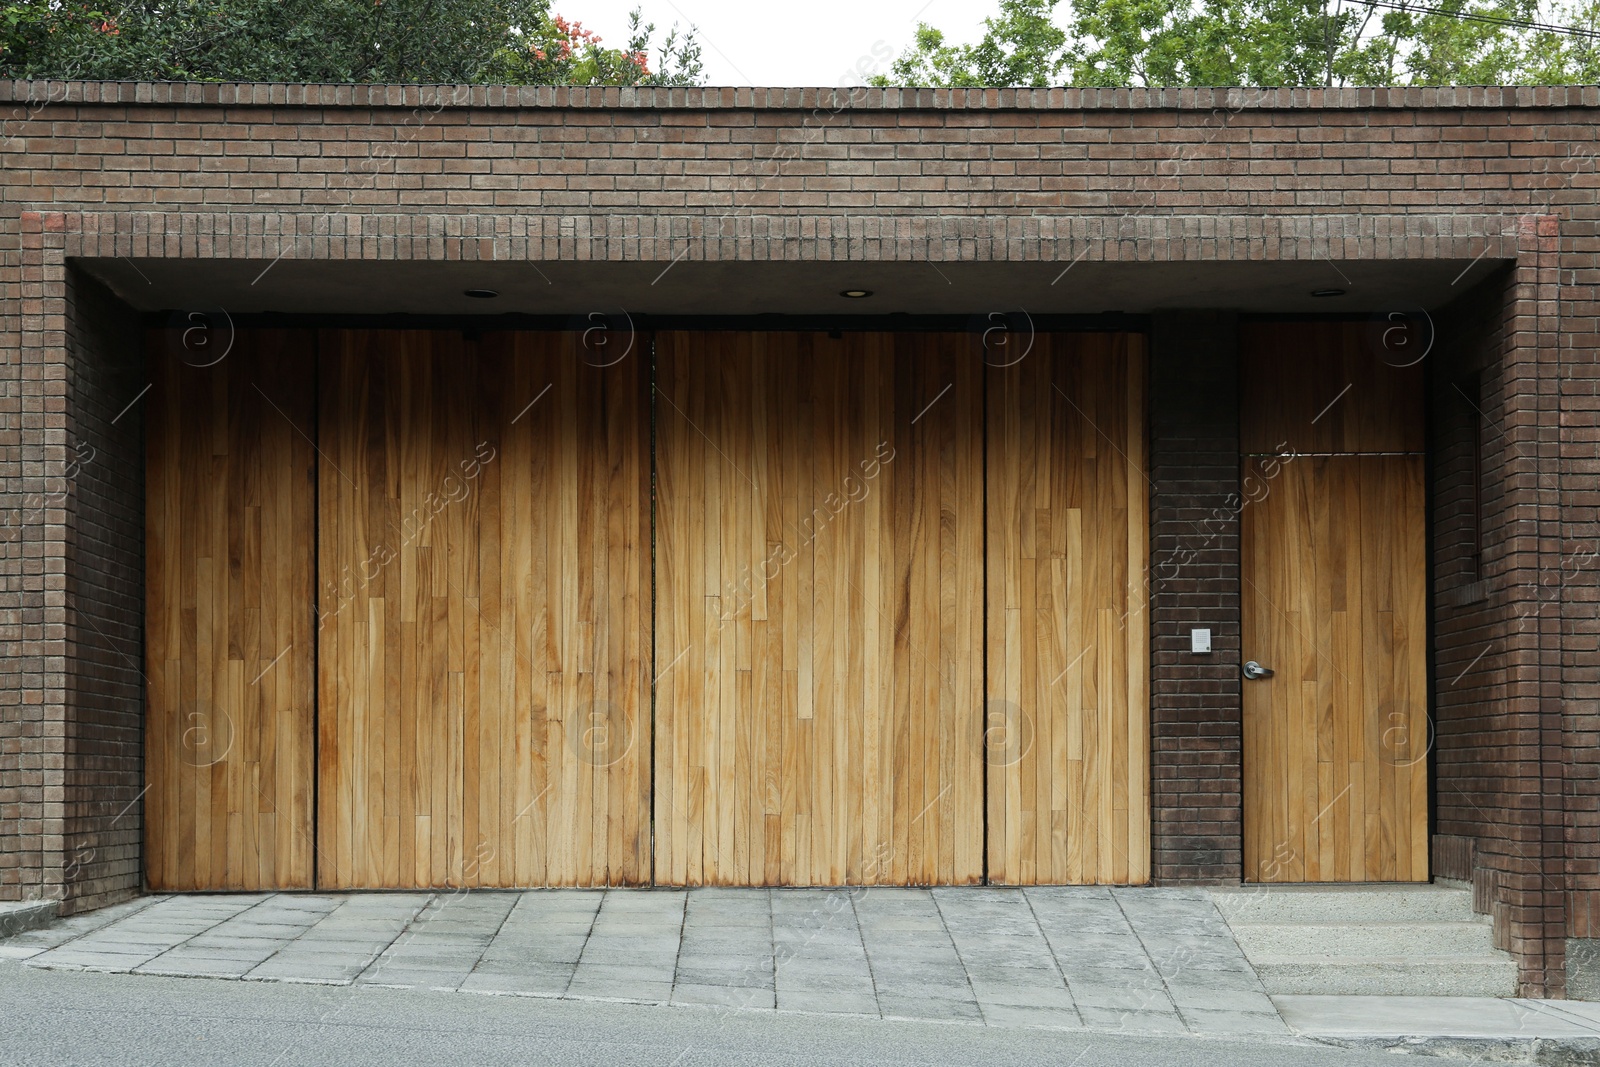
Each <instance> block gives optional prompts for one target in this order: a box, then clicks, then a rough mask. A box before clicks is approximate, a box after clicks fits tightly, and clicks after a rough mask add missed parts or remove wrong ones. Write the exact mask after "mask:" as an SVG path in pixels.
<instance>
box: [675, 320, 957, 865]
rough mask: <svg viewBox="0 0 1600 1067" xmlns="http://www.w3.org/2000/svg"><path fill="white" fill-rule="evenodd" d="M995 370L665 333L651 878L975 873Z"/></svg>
mask: <svg viewBox="0 0 1600 1067" xmlns="http://www.w3.org/2000/svg"><path fill="white" fill-rule="evenodd" d="M980 368H981V365H980V364H979V362H978V361H977V360H976V359H975V358H974V357H973V356H972V355H971V353H970V352H969V351H968V344H967V342H966V339H965V338H961V337H955V338H950V337H939V336H937V335H924V334H899V335H888V334H851V335H846V336H845V337H842V338H830V337H827V336H825V335H822V334H809V333H808V334H780V333H759V334H732V333H667V334H662V335H660V336H659V337H658V341H657V381H658V393H657V396H658V404H657V450H658V451H657V466H658V498H657V501H658V508H659V514H658V519H657V539H658V540H657V567H658V574H659V582H660V585H659V597H658V599H657V613H656V662H657V663H659V664H660V665H661V678H660V681H659V683H658V688H657V709H656V718H657V724H658V729H659V734H658V743H659V749H658V756H657V767H656V774H657V777H656V807H655V811H656V820H657V822H656V877H657V879H658V880H659V881H661V882H665V883H671V884H733V885H750V884H787V885H817V884H844V883H851V884H856V883H868V884H872V883H964V882H966V883H970V882H974V881H976V880H978V879H979V878H980V877H981V873H982V855H981V851H982V850H981V841H982V811H981V799H980V795H979V794H980V792H981V789H980V781H981V770H982V768H981V764H980V762H979V760H980V758H981V756H980V750H981V737H980V729H981V723H980V700H979V698H980V693H981V688H980V685H981V683H980V674H979V671H980V669H981V660H980V658H979V657H980V655H981V640H982V638H981V633H982V631H981V625H982V622H981V619H982V616H981V612H982V606H981V603H980V601H981V590H982V570H981V568H982V525H981V523H982V513H981V508H982V459H981V456H982V436H981V435H982V425H981V421H980V420H981V416H982V408H981V388H982V380H981V376H980V373H979V372H980Z"/></svg>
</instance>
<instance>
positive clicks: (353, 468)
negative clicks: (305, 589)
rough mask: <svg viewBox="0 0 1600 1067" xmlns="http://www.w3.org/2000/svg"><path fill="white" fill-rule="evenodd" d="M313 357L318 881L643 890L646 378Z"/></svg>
mask: <svg viewBox="0 0 1600 1067" xmlns="http://www.w3.org/2000/svg"><path fill="white" fill-rule="evenodd" d="M584 354H585V353H584V350H583V349H582V347H581V346H580V345H579V343H578V341H577V339H576V338H575V337H574V336H573V335H570V334H555V333H527V332H520V333H515V334H510V333H501V334H489V335H486V336H484V338H483V339H482V340H481V341H469V340H465V339H463V337H462V335H461V334H459V333H452V332H444V331H436V332H421V331H416V332H399V331H361V330H346V331H329V332H325V333H324V334H323V335H322V338H321V365H322V384H321V397H320V406H321V435H320V441H319V444H320V447H321V457H322V461H321V478H320V486H321V507H320V531H319V538H320V549H319V560H318V565H319V603H318V609H319V613H320V618H321V638H320V646H319V647H320V657H319V661H318V675H319V692H320V700H319V705H320V738H321V743H320V752H319V757H320V769H319V775H320V792H319V814H318V833H319V848H320V852H321V867H320V876H319V883H320V884H321V885H323V886H326V887H341V888H342V887H378V886H446V885H449V886H456V885H483V886H512V885H520V886H529V885H602V884H618V883H635V882H642V881H645V880H647V879H648V877H649V854H648V847H649V809H648V805H649V789H650V762H649V753H650V745H651V738H650V724H649V714H648V708H649V704H648V685H649V663H648V654H649V653H648V644H647V640H648V626H649V603H650V600H649V596H650V593H649V582H650V571H649V568H650V559H649V532H650V528H649V521H650V519H649V459H648V451H647V448H648V433H649V427H648V422H647V417H648V416H647V408H646V406H645V395H646V394H645V388H646V381H647V379H646V377H645V370H646V368H645V366H644V364H643V362H642V361H641V360H640V359H637V358H627V359H623V360H621V361H619V362H617V363H616V364H614V365H611V366H607V367H603V368H602V367H598V366H591V365H589V364H587V363H586V362H585V361H584V358H583V356H584Z"/></svg>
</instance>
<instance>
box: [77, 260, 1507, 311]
mask: <svg viewBox="0 0 1600 1067" xmlns="http://www.w3.org/2000/svg"><path fill="white" fill-rule="evenodd" d="M74 263H75V264H76V265H77V266H78V267H80V268H81V269H83V270H85V271H86V272H88V273H89V274H90V275H92V276H93V277H95V278H97V279H99V280H100V281H102V282H104V283H105V284H106V285H108V286H109V287H110V288H111V289H112V290H113V291H114V292H115V293H116V294H117V295H118V296H119V297H120V298H121V299H122V300H124V301H126V302H127V303H128V304H129V305H130V306H132V307H133V308H134V309H135V310H138V311H146V312H154V311H173V310H184V309H194V310H211V309H218V308H221V309H226V310H227V311H228V312H230V313H233V314H266V313H281V314H308V315H429V316H457V315H460V316H466V315H486V314H487V315H499V314H514V315H586V314H589V313H591V312H605V313H612V312H616V311H619V310H625V311H627V312H629V313H630V314H638V315H662V316H665V315H673V316H678V315H696V316H698V315H708V316H709V315H761V314H779V315H813V316H814V315H886V314H896V313H905V314H911V315H951V314H967V315H971V314H987V313H989V312H1016V311H1026V312H1028V313H1030V314H1035V315H1096V314H1103V313H1108V312H1123V313H1128V314H1141V313H1149V312H1152V311H1159V310H1180V309H1199V308H1217V309H1229V310H1234V311H1239V312H1243V313H1247V314H1329V315H1332V314H1350V313H1383V312H1388V311H1414V310H1417V309H1425V310H1429V311H1431V310H1434V309H1436V308H1439V307H1441V306H1443V305H1444V304H1447V303H1449V302H1450V301H1451V300H1454V299H1456V298H1457V297H1459V296H1461V295H1462V294H1463V293H1465V292H1466V291H1467V290H1469V289H1471V288H1472V287H1473V286H1474V285H1476V284H1477V283H1478V282H1481V281H1483V280H1484V279H1485V278H1487V277H1488V276H1489V275H1491V274H1493V273H1494V272H1496V271H1497V270H1499V269H1501V267H1502V266H1503V265H1504V264H1503V263H1502V261H1500V260H1492V259H1487V258H1485V259H1479V260H1454V259H1435V260H1360V261H1355V260H1343V261H1337V262H1335V261H1330V260H1312V261H1296V262H1283V261H1275V262H1242V263H1241V262H1210V263H1206V262H1183V263H1094V262H1077V263H1066V264H1063V263H1058V262H1007V263H999V262H985V263H934V262H918V263H906V262H898V263H891V262H867V261H855V262H840V261H825V262H801V263H793V262H725V261H724V262H703V261H701V262H696V261H693V260H688V259H685V260H681V261H676V262H672V263H655V262H581V261H560V262H534V261H522V262H493V261H483V262H470V261H460V260H454V261H436V262H421V261H414V260H406V261H387V262H373V261H352V260H293V259H281V260H276V261H274V260H240V259H208V260H199V259H156V258H146V259H130V258H116V259H77V260H74ZM471 289H477V290H491V291H493V292H495V293H496V294H498V295H496V296H495V297H493V298H488V299H480V298H474V297H470V296H467V295H465V292H466V291H467V290H471ZM846 289H861V290H867V291H869V292H870V293H871V295H870V296H868V297H865V298H859V299H852V298H849V297H845V296H842V295H840V294H841V291H842V290H846ZM1330 291H1336V292H1330ZM1316 293H1321V294H1323V295H1313V294H1316Z"/></svg>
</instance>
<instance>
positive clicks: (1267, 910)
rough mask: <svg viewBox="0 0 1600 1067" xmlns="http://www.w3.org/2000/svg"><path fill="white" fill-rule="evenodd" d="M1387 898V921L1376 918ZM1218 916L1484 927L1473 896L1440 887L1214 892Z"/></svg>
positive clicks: (1262, 920)
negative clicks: (1377, 906) (1377, 899)
mask: <svg viewBox="0 0 1600 1067" xmlns="http://www.w3.org/2000/svg"><path fill="white" fill-rule="evenodd" d="M1374 893H1381V894H1382V898H1383V915H1382V916H1381V917H1379V916H1375V915H1374V907H1373V894H1374ZM1211 895H1212V899H1214V900H1215V901H1216V903H1217V910H1219V911H1221V912H1222V915H1223V918H1225V919H1227V920H1228V922H1229V923H1230V924H1231V923H1233V922H1235V921H1236V920H1237V921H1240V922H1249V923H1274V922H1301V921H1305V922H1370V921H1372V920H1374V919H1375V918H1376V919H1379V921H1392V922H1402V921H1409V922H1456V921H1460V922H1482V923H1487V922H1488V921H1489V917H1488V916H1487V915H1477V914H1475V913H1474V912H1473V910H1472V891H1471V890H1470V889H1456V888H1452V887H1447V886H1438V885H1420V886H1409V885H1408V886H1389V885H1378V886H1373V885H1341V886H1300V885H1294V886H1240V887H1239V888H1237V889H1234V888H1228V889H1216V890H1212V894H1211Z"/></svg>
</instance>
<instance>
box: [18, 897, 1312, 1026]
mask: <svg viewBox="0 0 1600 1067" xmlns="http://www.w3.org/2000/svg"><path fill="white" fill-rule="evenodd" d="M109 912H110V914H107V913H97V914H92V915H85V916H78V917H75V918H72V919H68V920H65V921H63V922H60V923H57V924H56V925H55V926H53V927H51V928H50V929H48V930H41V931H34V932H31V933H25V934H20V935H18V936H17V937H15V938H13V939H11V940H10V941H7V942H5V943H3V944H0V956H10V957H12V958H19V959H26V961H27V962H28V963H29V964H31V965H33V966H37V967H49V968H63V969H84V970H96V971H111V972H131V973H137V974H156V975H176V976H185V977H209V978H228V979H246V980H261V981H282V982H316V983H330V984H351V983H356V984H363V985H378V986H392V987H402V988H427V989H446V990H459V991H461V992H470V993H484V994H499V995H518V996H533V997H551V998H561V999H601V1000H616V1001H631V1002H639V1003H649V1004H698V1005H713V1006H719V1007H725V1008H729V1009H745V1010H765V1011H774V1010H776V1011H784V1012H811V1013H823V1014H837V1015H861V1016H870V1017H881V1018H904V1019H931V1020H939V1021H946V1022H963V1023H973V1024H982V1025H989V1026H1043V1027H1060V1028H1065V1029H1074V1030H1085V1029H1090V1030H1116V1031H1124V1032H1129V1033H1141V1034H1158V1033H1189V1034H1214V1035H1220V1034H1228V1035H1233V1036H1238V1035H1253V1036H1259V1037H1261V1038H1265V1039H1276V1040H1289V1031H1288V1029H1287V1027H1285V1026H1284V1024H1283V1022H1282V1021H1281V1020H1280V1019H1279V1018H1278V1014H1277V1012H1276V1011H1275V1010H1274V1009H1273V1006H1272V1002H1271V1001H1270V1000H1268V999H1267V997H1266V995H1265V993H1264V992H1263V991H1262V989H1261V984H1260V983H1259V982H1258V981H1257V980H1256V976H1255V972H1254V971H1253V970H1251V968H1250V965H1249V963H1247V962H1246V960H1245V958H1244V956H1243V954H1242V953H1240V951H1239V947H1238V945H1237V944H1236V943H1235V942H1234V939H1233V937H1232V935H1231V934H1230V933H1229V931H1228V927H1227V924H1226V923H1225V922H1223V920H1222V917H1221V915H1219V914H1218V912H1217V909H1216V907H1215V906H1214V905H1213V904H1212V901H1211V898H1210V896H1209V895H1208V894H1207V893H1205V892H1204V891H1198V890H1172V889H1103V888H1046V889H1027V890H1021V889H977V888H962V889H948V890H946V889H934V890H927V889H889V888H883V889H856V890H853V891H846V890H809V889H774V890H766V889H733V890H730V889H695V890H689V891H684V890H659V889H657V890H605V891H599V890H596V891H586V890H557V891H528V892H495V891H476V892H471V893H358V894H323V893H318V894H287V893H283V894H270V895H263V894H240V895H227V896H219V895H209V896H162V897H151V898H145V899H144V900H141V901H135V902H133V903H131V904H128V905H123V906H121V907H119V908H116V909H109Z"/></svg>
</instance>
